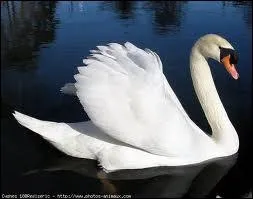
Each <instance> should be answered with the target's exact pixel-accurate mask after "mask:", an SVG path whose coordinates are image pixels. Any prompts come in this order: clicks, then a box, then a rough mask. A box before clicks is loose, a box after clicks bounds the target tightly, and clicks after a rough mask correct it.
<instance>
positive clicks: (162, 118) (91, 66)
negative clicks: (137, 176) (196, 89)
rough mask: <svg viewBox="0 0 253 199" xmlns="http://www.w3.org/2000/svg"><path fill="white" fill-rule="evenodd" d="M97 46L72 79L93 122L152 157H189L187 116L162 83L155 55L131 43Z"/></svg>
mask: <svg viewBox="0 0 253 199" xmlns="http://www.w3.org/2000/svg"><path fill="white" fill-rule="evenodd" d="M97 48H98V50H92V51H91V52H92V55H91V57H88V58H87V59H84V61H83V62H84V64H86V66H83V67H78V71H79V74H77V75H75V79H76V83H75V86H76V89H77V96H78V98H79V100H80V102H81V104H82V105H83V107H84V109H85V111H86V113H87V114H88V116H89V117H90V119H91V120H92V121H93V123H95V124H96V125H97V126H98V127H99V128H101V129H102V130H103V132H105V133H106V134H108V135H110V136H112V137H113V138H115V139H118V140H120V141H122V142H125V143H127V144H130V145H133V146H135V147H138V148H141V149H143V150H146V151H148V152H150V153H153V154H158V155H166V156H168V155H169V156H171V155H172V156H173V155H178V154H180V155H181V154H184V153H186V154H187V153H189V152H188V151H185V148H187V147H186V146H187V145H189V144H192V140H191V134H190V132H191V127H190V125H189V124H188V122H187V119H186V117H185V116H187V114H186V113H185V111H184V109H183V107H182V105H181V104H180V102H179V100H178V99H177V97H176V95H175V94H174V92H173V90H172V89H171V87H170V85H169V83H168V82H167V81H166V78H165V76H164V74H163V72H162V62H161V60H160V58H159V56H158V55H157V54H156V53H155V52H153V51H151V50H150V49H145V50H142V49H140V48H138V47H136V46H135V45H133V44H131V43H130V42H126V43H125V44H124V46H123V45H120V44H117V43H110V44H108V45H107V46H97ZM181 136H184V141H183V142H182V141H181V140H180V139H181ZM175 143H182V145H178V144H175Z"/></svg>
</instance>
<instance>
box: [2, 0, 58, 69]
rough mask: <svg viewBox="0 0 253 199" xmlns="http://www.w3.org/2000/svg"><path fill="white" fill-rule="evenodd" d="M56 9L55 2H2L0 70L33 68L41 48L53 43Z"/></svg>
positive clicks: (56, 21)
mask: <svg viewBox="0 0 253 199" xmlns="http://www.w3.org/2000/svg"><path fill="white" fill-rule="evenodd" d="M56 5H57V2H55V1H49V2H47V1H33V2H25V1H20V2H17V1H3V2H1V64H2V66H7V65H8V66H21V67H22V68H29V67H36V59H37V53H38V51H39V49H40V47H41V45H42V44H49V43H51V42H53V41H54V39H55V28H56V25H57V24H58V23H59V21H58V20H56V19H55V16H54V13H55V9H56ZM6 62H7V63H6Z"/></svg>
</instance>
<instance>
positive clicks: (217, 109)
mask: <svg viewBox="0 0 253 199" xmlns="http://www.w3.org/2000/svg"><path fill="white" fill-rule="evenodd" d="M190 69H191V76H192V81H193V85H194V89H195V92H196V94H197V97H198V99H199V102H200V104H201V106H202V109H203V110H204V113H205V116H206V118H207V120H208V123H209V124H210V126H211V129H212V138H213V139H214V140H215V141H216V142H217V143H221V144H222V145H228V146H225V147H229V148H230V149H231V147H233V148H236V149H235V150H237V149H238V145H239V144H238V136H237V133H236V131H235V129H234V127H233V125H232V123H231V122H230V120H229V118H228V116H227V113H226V111H225V109H224V107H223V105H222V102H221V100H220V97H219V95H218V93H217V90H216V87H215V84H214V81H213V78H212V74H211V71H210V67H209V65H208V63H207V60H206V58H205V57H204V56H203V55H202V54H201V53H200V52H199V50H198V46H196V45H195V46H194V47H193V48H192V52H191V56H190ZM231 145H232V146H231Z"/></svg>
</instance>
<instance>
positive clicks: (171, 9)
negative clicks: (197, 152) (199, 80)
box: [1, 1, 252, 197]
mask: <svg viewBox="0 0 253 199" xmlns="http://www.w3.org/2000/svg"><path fill="white" fill-rule="evenodd" d="M207 33H216V34H220V35H222V36H224V37H225V38H227V40H228V41H230V42H231V43H232V45H233V46H234V48H235V49H236V50H237V52H238V54H239V63H238V66H237V68H238V72H239V74H240V78H239V80H237V81H235V80H233V79H232V78H231V77H230V76H229V75H228V74H227V73H226V71H225V70H224V68H223V67H221V66H220V65H219V64H218V63H216V62H215V61H212V60H210V62H209V64H210V65H212V67H211V70H212V74H213V77H214V81H215V83H216V87H217V90H218V92H219V95H220V98H221V100H222V102H223V105H224V107H225V109H226V111H227V113H228V115H229V118H230V120H231V122H232V123H233V125H234V126H235V129H236V130H237V132H238V135H239V138H240V149H239V153H238V157H236V159H235V160H234V161H231V158H230V159H228V160H227V159H224V160H222V161H223V162H222V163H220V161H221V160H219V161H214V162H213V163H210V164H209V163H208V164H203V165H198V166H196V167H194V168H192V167H190V168H188V167H182V168H174V169H173V168H156V169H154V170H152V169H151V170H144V171H136V172H137V173H138V174H139V173H141V176H142V177H141V178H140V179H134V178H138V176H139V175H138V174H137V173H136V174H133V176H134V177H132V178H131V177H130V179H125V178H124V176H129V175H130V174H128V173H127V174H125V173H124V174H122V175H121V174H120V175H119V176H120V177H119V178H117V179H112V180H107V181H105V180H103V179H101V178H98V177H97V176H98V174H97V172H98V171H97V170H96V166H95V165H96V164H95V162H93V161H88V160H79V159H75V158H73V159H71V158H69V157H67V156H65V155H63V154H62V153H60V152H59V151H58V150H56V149H55V148H53V147H52V146H51V145H50V144H48V143H47V142H46V141H44V140H43V139H42V138H41V137H40V136H38V135H35V134H34V133H33V132H31V131H29V130H27V129H25V128H23V127H21V126H20V125H19V124H17V122H16V121H15V120H14V119H13V116H12V115H11V113H12V112H13V110H17V111H20V112H22V113H25V114H28V115H31V116H33V117H37V118H40V119H43V120H51V121H56V122H79V121H85V120H88V119H89V118H88V116H87V114H86V113H85V112H84V111H83V108H82V106H81V104H80V103H79V101H78V99H77V98H76V97H73V96H68V95H64V94H62V93H60V88H61V87H62V86H63V85H64V84H65V83H68V82H74V78H73V75H74V74H76V73H77V66H80V65H82V59H83V58H85V57H86V56H88V55H89V50H91V49H94V48H95V47H96V46H97V45H105V44H107V43H111V42H117V43H123V42H126V41H130V42H132V43H133V44H135V45H136V46H138V47H141V48H149V49H151V50H153V51H155V52H156V53H157V54H158V55H159V56H160V58H161V60H162V63H163V68H164V73H165V76H166V77H167V79H168V81H169V83H170V85H171V87H172V88H173V90H174V91H175V93H176V95H177V96H178V98H179V100H180V101H181V103H182V105H183V106H184V108H185V110H186V111H187V113H188V114H189V115H190V117H191V118H192V120H193V121H194V122H195V123H196V124H197V125H198V126H200V127H201V128H202V129H203V130H205V131H206V132H209V133H210V132H211V131H210V127H209V126H208V123H207V121H206V118H205V116H204V114H203V111H202V109H201V107H200V104H199V102H198V100H197V98H196V95H195V93H194V90H193V86H192V82H191V77H190V70H189V54H190V50H191V47H192V45H193V44H194V42H195V41H196V40H197V39H198V38H199V37H201V36H203V35H204V34H207ZM251 81H252V3H251V2H244V1H242V2H233V1H230V2H218V1H217V2H211V1H210V2H197V1H195V2H189V1H185V2H176V1H173V2H168V1H167V2H162V1H159V2H158V1H157V2H153V1H144V2H127V1H126V2H107V1H100V2H82V1H75V2H71V1H69V2H46V1H41V2H40V1H36V2H8V1H1V160H2V161H1V168H2V169H1V176H2V177H1V182H2V183H1V184H2V193H5V194H7V193H40V194H43V193H48V194H57V193H59V194H61V193H81V194H87V193H90V194H103V193H114V194H131V195H132V197H142V196H145V197H148V196H150V197H151V196H159V197H186V196H196V195H198V196H209V197H211V196H214V197H215V196H216V195H220V196H224V197H226V196H243V195H245V194H247V193H248V192H249V191H250V190H252V180H251V176H252V152H251V147H250V146H252V103H251V101H252V99H251V96H252V93H251V92H252V91H251V90H252V86H251ZM69 159H70V160H69ZM224 162H225V163H224ZM52 165H54V166H53V168H56V169H47V168H51V167H52ZM203 168H206V169H203ZM38 169H39V170H38ZM92 169H93V170H92ZM80 170H81V172H80ZM30 171H36V172H30ZM76 171H78V172H76ZM92 172H94V175H91V173H92ZM89 174H90V175H89ZM119 179H120V180H119ZM203 182H205V183H203Z"/></svg>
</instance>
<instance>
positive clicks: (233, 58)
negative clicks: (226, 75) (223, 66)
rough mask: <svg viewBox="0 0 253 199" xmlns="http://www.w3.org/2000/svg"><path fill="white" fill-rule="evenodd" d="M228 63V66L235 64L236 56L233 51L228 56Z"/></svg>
mask: <svg viewBox="0 0 253 199" xmlns="http://www.w3.org/2000/svg"><path fill="white" fill-rule="evenodd" d="M229 62H230V64H237V62H238V56H237V53H236V52H235V51H234V52H233V53H231V54H230V59H229Z"/></svg>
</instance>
